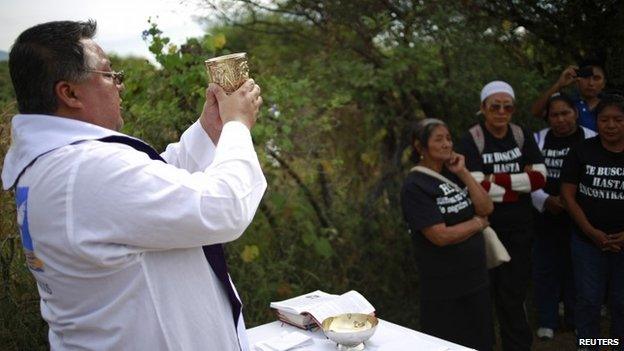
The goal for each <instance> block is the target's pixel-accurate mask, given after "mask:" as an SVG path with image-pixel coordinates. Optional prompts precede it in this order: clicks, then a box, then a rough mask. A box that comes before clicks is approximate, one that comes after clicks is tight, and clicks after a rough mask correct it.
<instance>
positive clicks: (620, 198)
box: [560, 136, 624, 238]
mask: <svg viewBox="0 0 624 351" xmlns="http://www.w3.org/2000/svg"><path fill="white" fill-rule="evenodd" d="M560 180H561V182H562V183H571V184H575V185H577V189H576V201H577V202H578V204H579V206H580V207H581V209H582V210H583V212H584V213H585V216H587V219H588V220H589V223H591V225H592V226H593V227H594V228H596V229H599V230H602V231H604V232H605V233H607V234H614V233H618V232H621V231H624V152H611V151H609V150H607V149H605V148H604V146H602V143H601V142H600V137H599V136H595V137H593V138H590V139H586V140H584V141H583V142H582V143H581V144H579V145H578V146H577V147H576V148H574V149H572V150H571V151H570V152H569V153H568V156H567V157H566V159H565V161H564V162H563V169H562V171H561V178H560ZM583 238H585V236H583Z"/></svg>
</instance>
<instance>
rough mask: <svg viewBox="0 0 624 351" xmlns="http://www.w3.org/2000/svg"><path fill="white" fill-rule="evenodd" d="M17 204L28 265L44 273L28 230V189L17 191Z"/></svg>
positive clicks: (18, 222)
mask: <svg viewBox="0 0 624 351" xmlns="http://www.w3.org/2000/svg"><path fill="white" fill-rule="evenodd" d="M15 202H16V204H17V225H18V227H19V231H20V235H21V237H22V246H23V247H24V255H25V256H26V263H27V264H28V267H29V268H30V269H32V270H35V271H39V272H43V262H42V261H41V260H40V259H39V258H37V256H36V255H35V248H34V245H33V242H32V238H31V237H30V231H29V229H28V187H17V189H15Z"/></svg>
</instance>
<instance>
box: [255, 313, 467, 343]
mask: <svg viewBox="0 0 624 351" xmlns="http://www.w3.org/2000/svg"><path fill="white" fill-rule="evenodd" d="M284 331H287V332H291V331H299V332H303V333H305V334H306V335H308V336H310V337H312V339H313V340H314V343H313V344H312V345H309V346H303V347H301V348H297V349H296V350H297V351H322V350H326V351H335V350H336V344H335V343H333V342H332V341H331V340H329V339H327V338H326V337H325V335H324V334H323V331H322V330H320V329H318V330H316V331H314V332H312V331H305V330H302V329H299V328H295V327H293V326H291V325H288V324H285V323H282V322H280V321H275V322H271V323H268V324H264V325H261V326H258V327H255V328H251V329H248V330H247V336H248V337H249V343H250V349H251V350H254V351H255V348H254V344H255V343H257V342H259V341H263V340H266V339H269V338H271V337H274V336H277V335H280V334H281V333H282V332H284ZM365 345H366V350H369V351H396V350H418V351H474V350H473V349H469V348H467V347H463V346H461V345H457V344H454V343H452V342H448V341H445V340H442V339H438V338H436V337H433V336H431V335H427V334H423V333H420V332H417V331H415V330H412V329H408V328H405V327H402V326H400V325H397V324H394V323H390V322H387V321H384V320H382V319H380V320H379V324H378V325H377V331H375V334H374V335H373V336H372V337H371V338H370V339H369V340H368V341H367V342H366V343H365Z"/></svg>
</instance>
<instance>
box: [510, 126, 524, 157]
mask: <svg viewBox="0 0 624 351" xmlns="http://www.w3.org/2000/svg"><path fill="white" fill-rule="evenodd" d="M509 128H511V133H512V134H513V138H514V140H515V141H516V144H517V145H518V147H519V148H520V152H522V148H523V147H524V131H522V127H520V126H519V125H517V124H514V123H509Z"/></svg>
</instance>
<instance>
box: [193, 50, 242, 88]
mask: <svg viewBox="0 0 624 351" xmlns="http://www.w3.org/2000/svg"><path fill="white" fill-rule="evenodd" d="M204 64H205V65H206V72H208V82H209V83H216V84H218V85H220V86H221V88H223V90H225V92H226V93H228V94H231V93H233V92H235V91H236V89H238V88H240V86H241V85H243V83H245V82H246V81H247V79H249V65H248V64H247V53H244V52H239V53H236V54H230V55H224V56H219V57H213V58H211V59H209V60H206V61H204Z"/></svg>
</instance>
